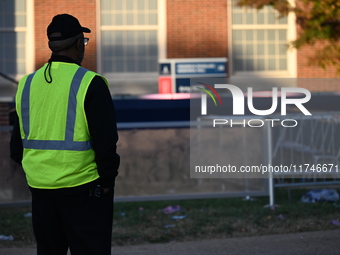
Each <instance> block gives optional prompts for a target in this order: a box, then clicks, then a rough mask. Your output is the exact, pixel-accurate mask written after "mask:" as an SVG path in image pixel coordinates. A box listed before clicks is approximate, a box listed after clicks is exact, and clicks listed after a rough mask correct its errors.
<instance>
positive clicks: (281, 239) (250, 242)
mask: <svg viewBox="0 0 340 255" xmlns="http://www.w3.org/2000/svg"><path fill="white" fill-rule="evenodd" d="M339 236H340V228H339V229H336V230H328V231H319V232H304V233H294V234H284V235H271V236H255V237H243V238H227V239H214V240H203V241H193V242H170V243H166V244H145V245H134V246H122V247H112V254H113V255H120V254H122V255H127V254H129V255H133V254H136V255H156V254H157V255H158V254H161V255H163V254H164V255H175V254H176V255H178V254H183V255H206V254H213V255H222V254H223V255H224V254H230V255H248V254H249V255H254V254H255V255H256V254H261V255H295V254H296V255H336V254H340V247H339ZM34 254H36V253H35V249H19V248H2V249H1V248H0V255H34ZM98 255H100V254H98Z"/></svg>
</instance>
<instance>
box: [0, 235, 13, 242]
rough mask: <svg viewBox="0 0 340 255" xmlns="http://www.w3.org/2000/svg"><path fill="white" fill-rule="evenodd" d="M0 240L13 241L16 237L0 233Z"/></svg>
mask: <svg viewBox="0 0 340 255" xmlns="http://www.w3.org/2000/svg"><path fill="white" fill-rule="evenodd" d="M0 240H3V241H13V240H14V237H13V236H12V235H10V236H4V235H0Z"/></svg>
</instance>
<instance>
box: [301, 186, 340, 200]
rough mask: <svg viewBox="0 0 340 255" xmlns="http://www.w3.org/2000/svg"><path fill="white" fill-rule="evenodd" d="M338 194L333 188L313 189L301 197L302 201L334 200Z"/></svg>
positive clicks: (337, 198)
mask: <svg viewBox="0 0 340 255" xmlns="http://www.w3.org/2000/svg"><path fill="white" fill-rule="evenodd" d="M338 200H339V194H338V192H337V191H336V190H335V189H313V190H311V191H309V192H308V193H307V194H306V195H304V196H303V197H302V198H301V202H303V203H315V202H336V201H338Z"/></svg>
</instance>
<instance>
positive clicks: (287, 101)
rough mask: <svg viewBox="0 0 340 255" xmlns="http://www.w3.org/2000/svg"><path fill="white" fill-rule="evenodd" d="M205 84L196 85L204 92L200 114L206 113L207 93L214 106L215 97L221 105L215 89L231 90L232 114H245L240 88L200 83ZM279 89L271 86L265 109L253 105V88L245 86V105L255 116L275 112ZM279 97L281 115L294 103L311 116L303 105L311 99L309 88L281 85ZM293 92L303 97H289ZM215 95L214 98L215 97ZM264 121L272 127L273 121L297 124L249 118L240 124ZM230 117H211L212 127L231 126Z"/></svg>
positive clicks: (291, 121)
mask: <svg viewBox="0 0 340 255" xmlns="http://www.w3.org/2000/svg"><path fill="white" fill-rule="evenodd" d="M200 84H202V85H204V86H205V88H202V87H198V86H197V87H196V88H198V89H200V90H202V91H203V92H205V93H202V94H201V115H207V114H208V109H207V95H209V96H210V98H211V99H212V100H213V102H214V104H215V106H218V104H217V101H216V99H217V100H218V102H219V104H220V106H222V99H221V96H220V94H219V93H218V92H217V91H216V89H228V90H229V91H230V92H231V95H232V98H233V115H235V116H240V115H245V114H244V112H245V109H244V108H245V103H244V102H245V96H244V93H243V92H242V90H241V89H240V88H239V87H237V86H235V85H231V84H215V85H214V87H212V86H210V85H208V84H204V83H200ZM278 92H279V90H278V88H277V87H273V88H272V105H271V107H270V108H269V109H266V110H259V109H256V108H255V107H254V104H253V88H251V87H248V88H247V106H248V110H249V111H250V112H251V113H253V114H254V115H257V116H268V115H271V114H273V113H274V112H276V110H277V107H278V97H279V95H278V94H279V93H278ZM280 92H281V93H280V97H281V107H280V108H281V116H286V115H287V105H295V106H296V107H297V108H298V109H299V110H300V111H301V112H302V113H303V114H304V115H307V116H311V115H312V114H311V113H310V112H309V111H308V110H307V109H306V107H305V106H304V105H303V104H305V103H307V102H308V101H309V100H310V99H311V93H310V91H309V90H307V89H305V88H298V87H282V88H281V91H280ZM291 93H293V94H294V95H296V94H297V93H298V94H302V95H304V97H302V98H289V94H291ZM215 97H216V98H215ZM265 122H270V123H271V127H274V123H275V122H280V124H281V125H282V126H283V127H295V126H297V125H298V122H297V121H296V120H295V119H283V120H282V119H251V120H245V119H244V120H242V121H241V124H243V126H244V127H246V126H248V127H262V126H264V124H265ZM237 123H238V124H240V120H238V121H237ZM233 124H235V122H234V123H233V120H232V119H213V127H216V126H218V125H229V126H230V127H233Z"/></svg>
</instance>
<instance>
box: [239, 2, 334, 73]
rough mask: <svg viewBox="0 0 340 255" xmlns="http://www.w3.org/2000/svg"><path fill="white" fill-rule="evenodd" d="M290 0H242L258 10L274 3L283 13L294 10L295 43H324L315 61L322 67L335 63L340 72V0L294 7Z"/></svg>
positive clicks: (313, 62) (300, 3) (241, 4)
mask: <svg viewBox="0 0 340 255" xmlns="http://www.w3.org/2000/svg"><path fill="white" fill-rule="evenodd" d="M290 2H293V1H288V0H239V1H238V2H237V3H238V5H239V6H248V7H253V8H257V9H261V8H263V7H264V6H265V5H270V6H272V7H273V8H275V9H276V10H277V11H278V12H279V13H280V14H281V16H285V15H288V13H289V12H294V13H295V16H296V23H297V25H298V26H299V27H300V29H298V31H299V33H298V38H297V40H295V41H294V42H292V44H293V46H295V47H296V48H301V47H302V46H305V45H312V46H313V45H315V43H316V42H320V43H321V44H320V45H318V47H317V49H316V51H315V55H314V56H313V57H311V59H310V60H311V64H317V65H319V66H321V67H322V68H324V69H325V68H326V67H327V66H335V67H336V69H337V73H338V74H339V75H340V1H339V0H298V1H296V6H292V5H291V4H290Z"/></svg>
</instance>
